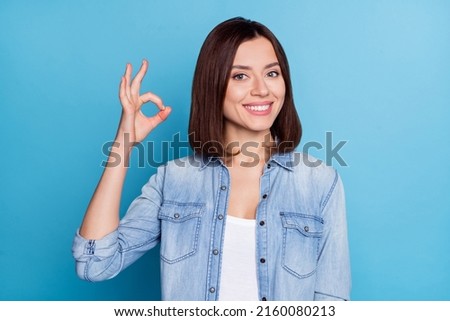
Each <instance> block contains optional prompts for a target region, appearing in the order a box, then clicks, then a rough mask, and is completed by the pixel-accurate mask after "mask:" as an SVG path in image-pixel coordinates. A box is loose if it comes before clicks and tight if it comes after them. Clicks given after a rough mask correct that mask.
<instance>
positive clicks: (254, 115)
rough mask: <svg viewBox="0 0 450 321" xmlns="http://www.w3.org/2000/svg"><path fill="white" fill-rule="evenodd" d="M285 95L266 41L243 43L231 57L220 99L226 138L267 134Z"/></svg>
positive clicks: (272, 50)
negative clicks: (232, 57)
mask: <svg viewBox="0 0 450 321" xmlns="http://www.w3.org/2000/svg"><path fill="white" fill-rule="evenodd" d="M285 92H286V87H285V84H284V79H283V76H282V75H281V69H280V66H279V63H278V59H277V56H276V54H275V50H274V49H273V46H272V44H271V43H270V41H269V40H267V39H266V38H263V37H258V38H255V39H252V40H249V41H246V42H243V43H242V44H241V45H240V46H239V47H238V50H237V52H236V56H235V57H234V61H233V65H232V69H231V74H230V79H229V80H228V86H227V91H226V95H225V100H224V106H223V113H224V117H225V135H226V137H228V138H235V139H239V138H240V137H242V138H245V137H248V136H249V135H248V134H252V135H250V136H254V135H253V134H256V133H261V134H266V133H268V132H270V128H271V127H272V124H273V122H274V121H275V118H276V117H277V115H278V113H279V112H280V110H281V107H282V106H283V102H284V96H285Z"/></svg>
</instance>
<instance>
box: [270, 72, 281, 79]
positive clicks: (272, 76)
mask: <svg viewBox="0 0 450 321" xmlns="http://www.w3.org/2000/svg"><path fill="white" fill-rule="evenodd" d="M279 75H280V73H279V72H278V71H269V73H267V76H268V77H270V78H275V77H278V76H279Z"/></svg>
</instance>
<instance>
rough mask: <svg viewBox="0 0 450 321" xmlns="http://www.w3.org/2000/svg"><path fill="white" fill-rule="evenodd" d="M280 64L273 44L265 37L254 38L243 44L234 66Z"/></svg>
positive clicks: (239, 48)
mask: <svg viewBox="0 0 450 321" xmlns="http://www.w3.org/2000/svg"><path fill="white" fill-rule="evenodd" d="M272 62H278V59H277V55H276V53H275V50H274V48H273V46H272V43H271V42H270V41H269V40H268V39H267V38H264V37H258V38H254V39H251V40H248V41H245V42H243V43H241V44H240V45H239V47H238V49H237V51H236V55H235V56H234V62H233V64H239V65H241V64H242V65H248V66H251V65H255V64H258V63H264V64H267V63H272Z"/></svg>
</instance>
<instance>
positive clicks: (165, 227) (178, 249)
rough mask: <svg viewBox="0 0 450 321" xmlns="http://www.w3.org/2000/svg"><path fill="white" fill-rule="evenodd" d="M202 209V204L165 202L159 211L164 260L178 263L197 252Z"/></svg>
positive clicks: (162, 256) (162, 257)
mask: <svg viewBox="0 0 450 321" xmlns="http://www.w3.org/2000/svg"><path fill="white" fill-rule="evenodd" d="M202 209H203V205H202V204H191V203H175V202H165V203H163V205H162V206H161V208H160V211H159V213H158V218H159V219H160V220H161V250H160V251H161V259H162V260H163V261H165V262H167V263H176V262H178V261H181V260H184V259H186V258H188V257H190V256H192V255H194V254H195V253H196V251H197V247H198V233H199V230H200V224H201V215H202Z"/></svg>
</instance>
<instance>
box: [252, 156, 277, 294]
mask: <svg viewBox="0 0 450 321" xmlns="http://www.w3.org/2000/svg"><path fill="white" fill-rule="evenodd" d="M272 167H273V166H272V164H271V163H270V162H269V163H268V164H267V165H266V168H265V169H264V173H263V175H262V176H261V181H260V201H259V204H258V207H257V210H256V221H257V224H256V264H257V265H256V266H257V277H258V294H259V299H260V300H261V301H266V300H269V263H270V262H269V260H268V259H270V257H269V256H268V233H267V230H268V224H267V202H268V201H269V199H270V196H271V195H270V172H271V171H273V170H274V169H273V168H272Z"/></svg>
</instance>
